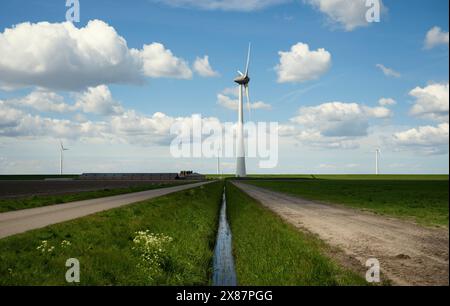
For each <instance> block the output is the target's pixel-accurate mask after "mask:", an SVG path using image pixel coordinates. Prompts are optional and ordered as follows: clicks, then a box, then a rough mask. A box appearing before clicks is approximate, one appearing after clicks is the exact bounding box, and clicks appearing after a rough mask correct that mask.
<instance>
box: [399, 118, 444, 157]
mask: <svg viewBox="0 0 450 306" xmlns="http://www.w3.org/2000/svg"><path fill="white" fill-rule="evenodd" d="M394 142H395V143H396V144H397V145H399V146H401V147H408V148H411V147H412V148H417V149H419V150H421V151H424V152H425V153H428V154H445V153H448V144H449V125H448V123H442V124H440V125H438V126H421V127H418V128H413V129H410V130H407V131H404V132H399V133H396V134H394Z"/></svg>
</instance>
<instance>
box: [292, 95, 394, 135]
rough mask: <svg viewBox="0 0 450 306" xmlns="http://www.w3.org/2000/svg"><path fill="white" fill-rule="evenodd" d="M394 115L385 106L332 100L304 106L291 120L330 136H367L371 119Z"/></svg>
mask: <svg viewBox="0 0 450 306" xmlns="http://www.w3.org/2000/svg"><path fill="white" fill-rule="evenodd" d="M391 115H392V113H391V111H390V110H389V109H387V108H385V107H368V106H364V105H360V104H358V103H343V102H330V103H324V104H321V105H318V106H311V107H302V108H300V110H299V115H298V116H297V117H294V118H292V119H291V121H293V122H295V123H297V124H300V125H302V126H304V127H306V128H308V129H312V130H314V131H318V132H320V134H321V135H323V136H329V137H359V136H366V135H367V130H368V128H369V119H371V118H375V119H385V118H389V117H390V116H391Z"/></svg>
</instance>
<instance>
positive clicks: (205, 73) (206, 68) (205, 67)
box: [194, 55, 220, 78]
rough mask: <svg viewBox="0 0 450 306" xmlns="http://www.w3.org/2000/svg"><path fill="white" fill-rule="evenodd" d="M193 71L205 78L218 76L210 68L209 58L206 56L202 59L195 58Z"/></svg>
mask: <svg viewBox="0 0 450 306" xmlns="http://www.w3.org/2000/svg"><path fill="white" fill-rule="evenodd" d="M194 70H195V72H197V73H198V74H199V75H200V76H202V77H206V78H211V77H217V76H219V75H220V74H219V73H218V72H217V71H214V69H213V68H212V67H211V64H210V63H209V57H208V56H207V55H205V56H204V57H203V58H200V57H197V58H196V59H195V62H194Z"/></svg>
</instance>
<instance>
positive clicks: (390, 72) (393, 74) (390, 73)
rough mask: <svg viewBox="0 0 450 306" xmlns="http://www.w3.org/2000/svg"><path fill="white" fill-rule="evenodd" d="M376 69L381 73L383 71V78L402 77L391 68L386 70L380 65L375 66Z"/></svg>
mask: <svg viewBox="0 0 450 306" xmlns="http://www.w3.org/2000/svg"><path fill="white" fill-rule="evenodd" d="M376 67H377V68H379V69H380V70H381V71H383V73H384V75H385V76H388V77H394V78H399V77H401V76H402V75H401V74H400V73H399V72H397V71H395V70H394V69H392V68H388V67H386V66H384V65H382V64H377V65H376Z"/></svg>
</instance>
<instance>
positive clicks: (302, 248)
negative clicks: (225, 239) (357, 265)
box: [227, 183, 365, 286]
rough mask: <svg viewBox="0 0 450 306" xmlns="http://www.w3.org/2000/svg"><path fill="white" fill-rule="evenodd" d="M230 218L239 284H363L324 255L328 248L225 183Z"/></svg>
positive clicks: (355, 275) (357, 277)
mask: <svg viewBox="0 0 450 306" xmlns="http://www.w3.org/2000/svg"><path fill="white" fill-rule="evenodd" d="M227 205H228V218H229V221H230V226H231V231H232V233H233V251H234V255H235V261H236V272H237V278H238V282H239V284H240V285H252V286H253V285H257V286H265V285H279V286H290V285H307V286H310V285H318V286H327V285H364V284H365V281H364V280H363V279H362V278H361V277H360V276H359V275H357V274H355V273H353V272H351V271H348V270H346V269H344V268H341V267H339V266H338V265H337V264H336V263H334V262H333V261H332V260H331V259H330V258H328V257H327V256H326V255H324V254H325V249H326V248H327V246H326V245H325V244H324V243H323V242H321V241H320V240H318V239H317V238H314V237H313V236H312V235H309V234H305V233H302V232H300V231H298V230H297V229H296V228H295V227H293V226H291V225H289V224H287V223H285V222H283V221H282V220H281V219H280V218H279V217H278V216H276V215H275V214H273V213H272V212H271V211H269V210H267V209H265V208H264V207H263V206H261V204H259V203H258V202H257V201H255V200H253V199H252V198H250V197H249V196H247V195H246V194H244V193H243V192H241V191H240V190H239V189H237V188H236V187H235V186H234V185H232V184H230V183H228V184H227Z"/></svg>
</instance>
